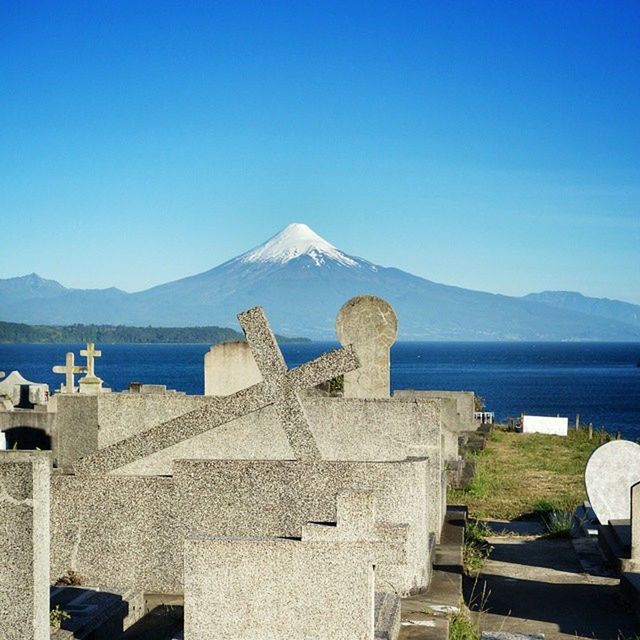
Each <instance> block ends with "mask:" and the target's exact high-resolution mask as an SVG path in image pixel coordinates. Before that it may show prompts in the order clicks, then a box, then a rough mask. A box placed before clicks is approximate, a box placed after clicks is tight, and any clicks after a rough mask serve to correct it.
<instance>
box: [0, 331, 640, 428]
mask: <svg viewBox="0 0 640 640" xmlns="http://www.w3.org/2000/svg"><path fill="white" fill-rule="evenodd" d="M337 346H338V345H337V344H336V343H328V342H312V343H305V344H285V345H283V346H282V351H283V354H284V356H285V359H286V360H287V363H288V365H289V366H290V367H294V366H297V365H299V364H301V363H302V362H306V361H308V360H311V359H313V358H315V357H317V356H318V355H320V354H321V353H323V352H324V351H327V350H329V349H333V348H335V347H337ZM81 347H82V346H81V345H60V344H37V345H27V344H0V370H3V371H5V372H6V373H9V372H10V371H12V370H13V369H17V370H19V371H20V372H21V373H22V374H23V375H24V376H25V377H26V378H28V379H30V380H33V381H36V382H46V383H48V384H49V385H50V387H51V389H55V388H57V387H58V386H59V384H60V382H61V381H62V379H63V378H62V376H59V375H56V374H54V373H52V372H51V367H52V366H53V365H55V364H63V363H64V356H65V353H66V352H67V351H75V353H76V360H77V361H79V362H81V361H82V359H80V358H79V356H78V353H79V350H80V348H81ZM100 349H101V350H102V358H100V359H99V360H97V363H96V371H97V373H98V375H99V376H100V377H101V378H103V379H104V381H105V384H106V385H107V386H109V387H111V388H112V389H114V390H116V391H119V390H122V389H126V388H127V386H128V384H129V382H133V381H137V382H147V383H158V384H166V385H167V386H168V387H169V388H172V389H178V390H180V391H186V392H187V393H191V394H200V393H202V392H203V385H204V381H203V357H204V354H205V353H206V351H207V350H208V349H209V345H205V344H145V345H140V344H136V345H123V344H115V345H100ZM639 362H640V343H541V342H535V343H533V342H532V343H521V342H519V343H508V342H499V343H486V342H483V343H462V342H455V343H451V342H400V343H397V344H395V345H394V346H393V348H392V351H391V385H392V388H393V389H453V390H471V391H475V392H476V393H477V394H478V395H481V396H482V397H483V398H485V401H486V405H487V409H488V410H489V411H494V412H495V414H496V418H497V419H498V420H504V419H505V418H507V417H509V416H513V417H515V416H519V415H520V413H521V412H525V413H530V414H534V415H535V414H538V415H556V414H560V415H562V416H568V417H569V419H570V421H573V420H574V418H575V415H576V413H579V414H580V416H581V417H582V420H583V421H585V422H593V424H594V426H595V427H598V428H599V427H600V426H602V425H604V426H605V427H606V428H607V429H608V430H609V431H621V432H622V434H623V435H624V436H625V437H627V438H630V439H633V440H635V439H638V438H640V368H639V367H638V366H637V365H638V363H639Z"/></svg>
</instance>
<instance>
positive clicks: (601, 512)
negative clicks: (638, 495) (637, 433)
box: [584, 440, 640, 524]
mask: <svg viewBox="0 0 640 640" xmlns="http://www.w3.org/2000/svg"><path fill="white" fill-rule="evenodd" d="M637 482H640V445H637V444H636V443H635V442H629V441H628V440H613V441H612V442H607V443H606V444H603V445H602V446H601V447H598V448H597V449H596V450H595V451H594V452H593V453H592V454H591V457H590V458H589V461H588V462H587V467H586V469H585V471H584V484H585V487H586V489H587V496H588V497H589V502H590V503H591V507H592V508H593V510H594V512H595V514H596V516H597V517H598V520H600V523H601V524H607V523H608V522H609V520H628V519H629V518H630V517H631V487H632V486H633V485H634V484H636V483H637Z"/></svg>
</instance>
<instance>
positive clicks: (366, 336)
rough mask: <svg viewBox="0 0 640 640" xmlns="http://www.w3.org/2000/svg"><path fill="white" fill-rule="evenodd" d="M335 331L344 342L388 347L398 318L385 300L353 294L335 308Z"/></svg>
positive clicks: (394, 336)
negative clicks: (338, 309) (336, 313)
mask: <svg viewBox="0 0 640 640" xmlns="http://www.w3.org/2000/svg"><path fill="white" fill-rule="evenodd" d="M336 333H337V334H338V340H340V343H341V344H344V345H346V344H362V343H367V342H378V343H381V344H385V345H387V346H389V347H390V346H391V345H392V344H393V343H394V342H395V340H396V337H397V335H398V318H397V317H396V313H395V311H394V310H393V307H392V306H391V305H390V304H389V303H388V302H387V301H386V300H383V299H382V298H379V297H378V296H356V297H355V298H351V300H348V301H347V302H345V303H344V304H343V305H342V307H341V309H340V311H338V317H337V318H336Z"/></svg>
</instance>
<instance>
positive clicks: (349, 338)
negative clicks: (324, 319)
mask: <svg viewBox="0 0 640 640" xmlns="http://www.w3.org/2000/svg"><path fill="white" fill-rule="evenodd" d="M336 333H337V334H338V340H339V341H340V343H341V344H342V345H348V344H352V345H353V346H354V348H355V350H356V353H357V354H358V359H359V360H360V368H359V369H357V370H356V371H352V372H349V373H346V374H345V376H344V397H345V398H389V397H390V393H391V387H390V384H391V373H390V372H391V362H390V349H391V345H392V344H393V343H394V342H395V340H396V337H397V335H398V320H397V318H396V314H395V312H394V310H393V308H392V307H391V305H390V304H389V303H388V302H387V301H386V300H383V299H382V298H378V297H377V296H357V297H355V298H352V299H351V300H349V301H347V302H346V303H345V304H344V305H343V306H342V308H341V309H340V311H339V312H338V317H337V318H336Z"/></svg>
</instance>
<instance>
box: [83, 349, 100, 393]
mask: <svg viewBox="0 0 640 640" xmlns="http://www.w3.org/2000/svg"><path fill="white" fill-rule="evenodd" d="M80 355H81V356H83V357H84V358H86V359H87V366H86V371H87V373H86V375H85V376H84V377H83V378H80V380H79V381H78V384H79V385H80V393H84V394H86V395H92V396H93V395H97V394H99V393H100V392H101V391H102V380H101V379H100V378H98V376H96V371H95V359H96V358H99V357H100V356H102V351H98V350H97V349H96V347H95V344H93V342H87V348H86V349H82V351H80Z"/></svg>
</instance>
